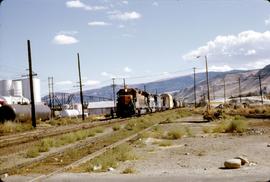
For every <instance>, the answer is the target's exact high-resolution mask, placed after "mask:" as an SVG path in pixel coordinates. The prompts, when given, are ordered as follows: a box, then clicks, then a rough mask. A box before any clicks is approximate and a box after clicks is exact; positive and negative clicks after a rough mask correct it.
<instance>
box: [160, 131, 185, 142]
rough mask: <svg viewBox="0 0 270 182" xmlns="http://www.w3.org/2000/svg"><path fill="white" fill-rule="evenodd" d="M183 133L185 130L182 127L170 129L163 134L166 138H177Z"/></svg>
mask: <svg viewBox="0 0 270 182" xmlns="http://www.w3.org/2000/svg"><path fill="white" fill-rule="evenodd" d="M184 135H185V132H184V131H183V130H182V129H172V130H170V131H169V132H168V133H167V136H165V138H166V139H170V140H177V139H179V138H181V137H182V136H184Z"/></svg>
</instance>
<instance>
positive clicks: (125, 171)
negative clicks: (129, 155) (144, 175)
mask: <svg viewBox="0 0 270 182" xmlns="http://www.w3.org/2000/svg"><path fill="white" fill-rule="evenodd" d="M135 172H136V170H135V169H134V168H131V167H127V168H125V169H124V170H123V171H122V174H133V173H135Z"/></svg>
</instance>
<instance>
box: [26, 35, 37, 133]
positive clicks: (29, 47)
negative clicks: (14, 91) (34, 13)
mask: <svg viewBox="0 0 270 182" xmlns="http://www.w3.org/2000/svg"><path fill="white" fill-rule="evenodd" d="M27 48H28V63H29V82H30V97H31V115H32V126H33V127H34V128H35V127H36V126H37V125H36V109H35V98H34V88H33V72H32V57H31V43H30V40H27Z"/></svg>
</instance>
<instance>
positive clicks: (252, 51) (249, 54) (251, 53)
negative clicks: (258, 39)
mask: <svg viewBox="0 0 270 182" xmlns="http://www.w3.org/2000/svg"><path fill="white" fill-rule="evenodd" d="M254 54H256V50H254V49H252V50H248V51H247V53H246V54H245V55H246V56H251V55H254Z"/></svg>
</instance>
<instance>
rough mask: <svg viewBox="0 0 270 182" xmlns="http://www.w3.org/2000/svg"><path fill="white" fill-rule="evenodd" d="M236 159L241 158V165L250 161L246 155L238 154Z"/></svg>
mask: <svg viewBox="0 0 270 182" xmlns="http://www.w3.org/2000/svg"><path fill="white" fill-rule="evenodd" d="M235 159H240V160H241V165H245V164H248V163H249V161H248V159H247V158H246V157H244V156H238V157H235Z"/></svg>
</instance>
